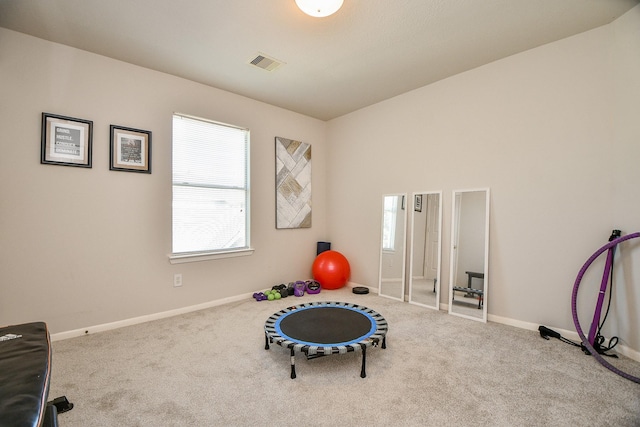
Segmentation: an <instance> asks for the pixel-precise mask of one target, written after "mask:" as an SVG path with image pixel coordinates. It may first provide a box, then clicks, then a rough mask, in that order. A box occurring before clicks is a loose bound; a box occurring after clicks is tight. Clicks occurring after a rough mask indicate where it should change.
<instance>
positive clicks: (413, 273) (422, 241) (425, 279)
mask: <svg viewBox="0 0 640 427" xmlns="http://www.w3.org/2000/svg"><path fill="white" fill-rule="evenodd" d="M441 200H442V192H440V191H437V192H436V191H424V192H420V193H413V209H411V232H410V233H411V246H410V248H411V251H410V255H409V271H410V274H409V302H410V303H412V304H416V305H421V306H424V307H429V308H433V309H435V310H438V309H439V308H440V261H441V259H442V251H441V241H442V240H441V238H442V234H441V228H442V203H441Z"/></svg>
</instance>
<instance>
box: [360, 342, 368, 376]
mask: <svg viewBox="0 0 640 427" xmlns="http://www.w3.org/2000/svg"><path fill="white" fill-rule="evenodd" d="M366 364H367V346H366V345H364V344H362V370H361V371H360V378H366V376H367V372H366V370H365V366H366Z"/></svg>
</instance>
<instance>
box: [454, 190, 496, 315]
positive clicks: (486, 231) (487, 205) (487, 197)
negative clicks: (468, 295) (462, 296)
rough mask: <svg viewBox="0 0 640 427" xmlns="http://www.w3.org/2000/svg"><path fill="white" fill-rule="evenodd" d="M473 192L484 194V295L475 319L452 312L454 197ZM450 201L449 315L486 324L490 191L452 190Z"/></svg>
mask: <svg viewBox="0 0 640 427" xmlns="http://www.w3.org/2000/svg"><path fill="white" fill-rule="evenodd" d="M473 192H485V219H484V220H485V224H484V271H483V274H484V283H483V288H484V293H483V304H482V316H481V317H475V316H469V315H466V314H464V313H456V312H454V311H453V286H454V283H453V281H454V277H455V269H456V268H457V266H456V259H455V250H456V248H455V244H456V242H455V236H456V232H457V230H456V229H455V227H456V225H457V224H456V214H457V212H456V195H457V194H461V193H473ZM451 194H452V200H451V252H450V259H449V261H450V268H449V314H452V315H454V316H460V317H464V318H466V319H471V320H475V321H479V322H484V323H486V322H487V305H488V301H489V298H488V296H489V211H490V206H491V191H490V189H489V188H475V189H467V190H453V191H452V193H451Z"/></svg>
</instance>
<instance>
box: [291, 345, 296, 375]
mask: <svg viewBox="0 0 640 427" xmlns="http://www.w3.org/2000/svg"><path fill="white" fill-rule="evenodd" d="M295 378H296V359H295V353H294V351H293V347H291V379H292V380H293V379H295Z"/></svg>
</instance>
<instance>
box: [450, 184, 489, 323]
mask: <svg viewBox="0 0 640 427" xmlns="http://www.w3.org/2000/svg"><path fill="white" fill-rule="evenodd" d="M452 212H453V213H452V220H451V223H452V227H453V228H452V236H451V272H450V275H449V282H450V286H449V313H450V314H455V315H458V316H461V317H467V318H470V319H473V320H479V321H483V322H486V321H487V296H488V295H487V288H488V279H489V277H488V271H489V270H488V267H489V266H488V255H489V250H488V249H489V189H480V190H464V191H454V192H453V211H452Z"/></svg>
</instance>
